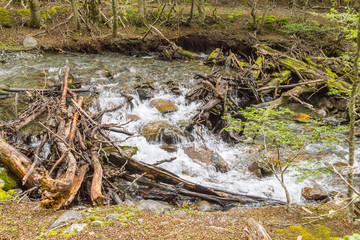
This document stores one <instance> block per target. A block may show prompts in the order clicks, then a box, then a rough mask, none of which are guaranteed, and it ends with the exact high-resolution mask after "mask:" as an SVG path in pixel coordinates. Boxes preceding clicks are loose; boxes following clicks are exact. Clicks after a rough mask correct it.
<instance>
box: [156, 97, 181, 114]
mask: <svg viewBox="0 0 360 240" xmlns="http://www.w3.org/2000/svg"><path fill="white" fill-rule="evenodd" d="M150 106H152V107H154V108H156V109H157V110H158V111H159V112H161V113H167V112H175V111H177V110H178V108H177V107H176V106H175V105H174V104H173V103H171V102H169V101H168V100H165V99H162V98H159V99H154V100H151V101H150Z"/></svg>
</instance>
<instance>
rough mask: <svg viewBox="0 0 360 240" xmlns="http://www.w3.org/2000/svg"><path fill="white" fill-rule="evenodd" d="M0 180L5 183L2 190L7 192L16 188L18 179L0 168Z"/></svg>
mask: <svg viewBox="0 0 360 240" xmlns="http://www.w3.org/2000/svg"><path fill="white" fill-rule="evenodd" d="M0 179H1V180H3V181H4V182H5V186H4V188H3V190H5V191H9V190H11V189H14V188H16V187H17V183H18V179H17V178H16V177H15V176H13V175H12V174H11V173H9V172H8V171H7V170H6V168H3V167H0Z"/></svg>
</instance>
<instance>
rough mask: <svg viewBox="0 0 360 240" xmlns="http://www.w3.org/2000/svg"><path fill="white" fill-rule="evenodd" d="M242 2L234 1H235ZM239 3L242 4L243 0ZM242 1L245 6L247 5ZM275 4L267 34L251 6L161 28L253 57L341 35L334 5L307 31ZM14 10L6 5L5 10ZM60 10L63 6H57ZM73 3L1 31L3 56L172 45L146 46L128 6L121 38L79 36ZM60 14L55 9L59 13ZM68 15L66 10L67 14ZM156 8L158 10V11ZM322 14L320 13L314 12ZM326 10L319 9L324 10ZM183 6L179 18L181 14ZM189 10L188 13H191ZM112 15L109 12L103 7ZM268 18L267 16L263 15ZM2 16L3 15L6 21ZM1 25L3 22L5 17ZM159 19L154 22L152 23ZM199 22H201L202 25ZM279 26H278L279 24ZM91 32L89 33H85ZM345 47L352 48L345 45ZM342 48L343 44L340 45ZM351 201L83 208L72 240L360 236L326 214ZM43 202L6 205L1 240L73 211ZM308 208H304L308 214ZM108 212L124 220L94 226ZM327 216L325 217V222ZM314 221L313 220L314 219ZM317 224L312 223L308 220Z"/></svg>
mask: <svg viewBox="0 0 360 240" xmlns="http://www.w3.org/2000/svg"><path fill="white" fill-rule="evenodd" d="M234 2H235V1H234ZM239 2H240V1H239ZM241 2H242V1H241ZM283 2H285V3H282V2H281V1H278V2H277V4H272V5H271V6H270V8H269V11H268V14H267V15H268V16H273V17H274V19H275V20H274V21H270V20H269V21H270V22H269V23H268V24H267V25H266V27H265V28H264V29H263V31H262V32H261V33H260V34H259V33H255V32H254V31H252V30H249V28H250V27H251V24H250V22H251V16H250V10H251V8H250V7H249V6H248V5H243V4H225V5H222V6H220V7H218V8H217V11H216V16H217V17H216V18H214V16H213V11H214V6H212V5H211V4H210V5H209V6H206V8H205V9H206V14H207V18H206V24H198V23H193V24H191V25H190V26H185V25H183V24H177V22H179V21H176V16H175V17H174V19H173V20H172V21H171V23H170V24H164V25H162V26H160V27H159V29H160V30H161V31H162V33H163V34H164V35H165V36H166V37H168V38H169V39H171V40H173V41H174V42H176V43H177V44H178V45H179V46H181V47H183V48H184V49H186V50H189V51H195V52H205V53H209V52H210V51H211V50H213V49H214V48H216V47H223V48H224V49H226V50H229V49H231V50H232V51H233V52H236V53H240V52H241V53H243V54H247V53H249V51H251V49H252V48H251V46H253V45H255V44H259V43H266V44H268V45H270V46H272V47H274V46H275V47H276V48H278V49H279V48H282V49H287V48H292V47H293V48H299V49H304V51H311V50H314V49H315V50H316V49H318V50H322V47H323V46H325V45H326V46H327V47H329V45H330V47H331V45H332V42H336V40H337V36H336V34H334V33H332V32H331V31H323V29H324V28H323V26H328V27H330V28H331V26H332V24H333V23H331V22H329V21H328V20H327V19H326V18H324V17H322V16H321V14H323V13H326V12H329V10H330V7H329V6H312V7H316V11H317V13H318V14H317V15H313V14H307V16H306V17H307V21H308V22H309V23H310V22H312V23H314V24H313V25H314V26H315V28H316V29H315V30H314V29H313V30H312V31H305V30H299V29H295V28H290V29H287V30H286V29H285V28H282V27H279V25H278V23H279V22H281V19H284V18H286V17H288V16H289V15H290V10H291V9H290V7H289V6H288V5H287V4H286V1H283ZM6 5H7V2H6V1H1V2H0V8H1V7H5V6H6ZM56 6H58V8H56ZM69 6H70V5H69V3H68V2H57V1H55V2H54V1H48V2H44V3H43V5H42V9H43V10H47V12H48V14H47V17H46V16H45V17H44V18H46V19H47V21H45V25H46V27H45V28H43V29H31V28H28V27H25V26H24V24H25V22H26V20H27V19H28V18H29V17H28V16H27V15H26V14H25V16H16V17H14V18H13V23H12V27H11V28H5V27H1V28H0V50H1V49H10V50H11V49H13V50H22V49H23V48H22V42H23V40H24V38H25V37H26V36H32V37H34V38H36V39H37V41H38V43H39V47H40V49H42V50H44V51H51V52H53V51H54V52H60V53H69V52H83V53H100V52H103V51H114V52H121V53H126V54H134V53H141V54H143V53H148V52H152V51H158V49H159V46H161V45H166V43H165V42H164V40H163V39H161V38H159V37H158V36H156V35H154V34H150V35H149V36H148V37H147V38H145V40H144V41H143V40H142V39H141V38H142V37H143V36H144V34H145V33H146V32H147V28H145V27H141V28H138V27H135V26H134V25H133V22H132V21H133V20H131V17H132V14H131V12H132V10H131V9H135V8H136V5H131V6H129V9H130V10H128V12H127V17H128V18H127V19H128V20H129V21H128V22H124V26H120V27H119V31H118V33H119V34H118V37H117V38H115V39H114V38H112V36H111V29H110V28H109V27H107V26H106V25H101V26H100V25H99V26H96V27H95V26H93V28H92V30H91V31H88V30H85V29H84V30H81V31H76V30H75V28H74V26H73V22H72V21H71V20H70V19H68V16H69V12H70V10H69V9H70V7H69ZM20 8H22V7H21V5H20V3H19V2H15V3H13V4H11V5H10V7H8V9H11V10H13V11H15V10H16V9H20ZM54 9H55V11H51V10H54ZM61 9H63V10H61ZM151 9H155V7H151ZM314 9H315V8H314ZM319 9H320V10H319ZM180 10H181V9H180V8H179V9H178V14H180V13H179V12H180ZM185 10H187V9H185ZM103 11H105V12H106V11H109V9H103ZM258 14H259V16H261V14H262V11H261V10H259V11H258ZM0 17H1V16H0ZM0 20H1V19H0ZM154 20H155V18H153V19H152V20H150V21H149V22H153V21H154ZM195 20H196V19H195ZM276 20H278V21H276ZM84 28H85V27H84ZM344 44H346V43H344ZM341 45H342V44H339V43H337V46H336V47H339V46H341ZM345 205H346V203H344V202H339V200H334V201H331V202H329V203H326V204H317V205H309V206H294V207H293V210H292V211H291V212H287V211H286V209H285V207H283V206H267V207H256V208H252V207H242V206H240V207H236V208H233V209H231V210H229V211H227V212H214V213H202V212H198V211H190V210H188V209H178V210H174V211H171V212H168V213H164V214H154V213H152V212H149V211H140V210H137V209H136V208H134V207H127V206H125V205H117V206H107V207H100V208H92V207H90V206H88V207H86V208H84V209H82V210H81V211H83V214H84V216H85V217H83V219H81V220H77V222H81V223H89V224H88V226H87V228H86V229H85V231H83V232H81V233H79V234H77V235H76V236H72V237H71V238H72V239H120V238H123V239H245V231H244V229H245V226H246V220H247V219H249V218H250V217H251V218H253V219H255V220H256V221H257V222H259V223H260V224H262V225H263V226H264V227H265V229H266V230H267V231H268V233H269V234H270V236H271V237H272V238H273V239H297V237H298V236H302V239H304V240H305V239H333V238H334V239H336V238H337V237H343V236H345V235H347V234H352V233H353V232H354V227H353V226H352V224H350V223H348V222H347V221H346V217H345V214H346V211H339V212H337V213H335V214H332V215H329V216H325V217H324V216H323V217H321V216H322V215H326V214H328V213H330V212H332V211H336V210H338V209H340V208H342V207H344V206H345ZM39 206H40V203H39V202H36V201H35V202H31V203H21V204H19V205H17V204H16V203H8V204H3V205H0V239H42V238H44V235H42V234H44V233H45V232H46V231H47V230H48V229H49V226H50V224H51V223H52V222H53V221H54V220H55V219H56V218H57V217H58V216H60V215H61V214H62V213H63V212H65V211H66V210H60V211H52V210H47V209H43V208H41V207H39ZM304 209H305V210H304ZM109 213H117V214H120V215H126V216H127V217H126V219H124V220H122V221H106V222H104V223H105V224H104V225H103V226H102V227H96V226H93V225H92V224H90V223H91V222H93V221H94V220H97V219H101V217H104V216H106V215H107V214H109ZM319 216H320V217H319ZM309 217H310V218H309ZM312 220H318V221H315V222H313V223H308V224H306V222H309V221H312ZM65 228H66V226H64V227H63V228H59V229H58V230H59V231H55V232H53V233H52V235H53V236H50V235H49V236H48V237H47V238H48V239H58V238H59V236H62V230H64V229H65Z"/></svg>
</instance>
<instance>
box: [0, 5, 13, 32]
mask: <svg viewBox="0 0 360 240" xmlns="http://www.w3.org/2000/svg"><path fill="white" fill-rule="evenodd" d="M11 17H12V12H11V11H9V10H7V9H5V8H0V26H2V27H7V28H10V27H11V24H12V23H11Z"/></svg>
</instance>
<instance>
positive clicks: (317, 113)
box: [315, 109, 327, 118]
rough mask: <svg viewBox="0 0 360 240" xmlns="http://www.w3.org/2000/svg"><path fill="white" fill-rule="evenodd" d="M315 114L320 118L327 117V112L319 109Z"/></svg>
mask: <svg viewBox="0 0 360 240" xmlns="http://www.w3.org/2000/svg"><path fill="white" fill-rule="evenodd" d="M315 113H316V115H317V116H318V117H321V118H324V117H326V116H327V112H326V110H325V109H318V110H316V112H315Z"/></svg>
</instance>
